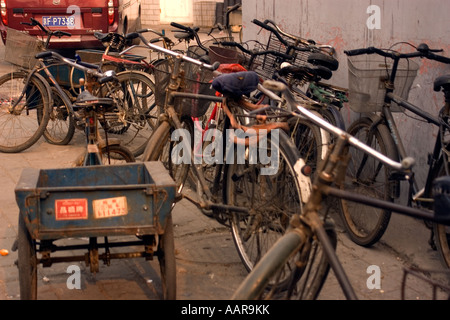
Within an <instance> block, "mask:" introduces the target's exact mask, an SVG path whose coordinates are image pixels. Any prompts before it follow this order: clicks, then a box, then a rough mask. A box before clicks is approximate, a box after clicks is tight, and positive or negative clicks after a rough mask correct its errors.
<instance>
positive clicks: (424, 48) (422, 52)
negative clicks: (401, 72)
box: [344, 43, 450, 64]
mask: <svg viewBox="0 0 450 320" xmlns="http://www.w3.org/2000/svg"><path fill="white" fill-rule="evenodd" d="M441 51H442V50H435V49H430V48H429V47H428V45H427V44H424V43H422V44H420V45H419V46H418V47H417V51H415V52H411V53H399V52H395V51H392V52H389V51H388V50H386V49H380V48H375V47H368V48H361V49H353V50H345V51H344V53H345V54H346V55H347V56H358V55H363V54H378V55H380V56H383V57H387V58H391V59H393V60H399V59H408V58H416V57H421V58H427V59H430V60H436V61H438V62H442V63H446V64H450V58H447V57H444V56H441V55H437V54H434V53H433V52H441Z"/></svg>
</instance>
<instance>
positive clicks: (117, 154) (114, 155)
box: [74, 145, 136, 167]
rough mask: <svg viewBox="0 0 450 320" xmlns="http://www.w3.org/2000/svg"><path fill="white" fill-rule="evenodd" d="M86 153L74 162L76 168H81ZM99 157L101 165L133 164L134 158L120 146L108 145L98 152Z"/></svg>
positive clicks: (127, 150)
mask: <svg viewBox="0 0 450 320" xmlns="http://www.w3.org/2000/svg"><path fill="white" fill-rule="evenodd" d="M86 152H87V151H85V152H83V153H82V154H81V155H80V156H79V157H78V158H77V159H76V160H75V161H74V164H75V166H77V167H81V166H83V165H84V163H85V159H86ZM100 157H101V159H100V160H101V163H102V165H120V164H124V163H130V162H135V161H136V158H135V157H134V155H133V154H132V153H131V151H130V150H129V149H127V148H125V147H122V146H120V145H110V146H108V147H106V146H105V147H103V148H101V150H100Z"/></svg>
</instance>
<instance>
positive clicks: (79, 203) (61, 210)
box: [55, 199, 88, 220]
mask: <svg viewBox="0 0 450 320" xmlns="http://www.w3.org/2000/svg"><path fill="white" fill-rule="evenodd" d="M55 211H56V220H85V219H87V218H88V201H87V199H67V200H56V201H55Z"/></svg>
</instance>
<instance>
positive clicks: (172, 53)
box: [121, 33, 220, 71]
mask: <svg viewBox="0 0 450 320" xmlns="http://www.w3.org/2000/svg"><path fill="white" fill-rule="evenodd" d="M138 37H139V38H140V39H141V41H142V43H143V44H144V47H147V48H149V49H152V50H155V51H159V52H161V53H164V54H166V55H170V56H173V57H176V58H179V59H182V60H183V61H186V62H190V63H193V64H195V65H197V66H199V67H201V68H204V69H207V70H211V71H215V70H217V69H218V68H219V66H220V62H215V63H214V64H212V65H210V64H207V63H204V62H201V61H199V60H196V59H193V58H191V57H188V56H186V55H184V54H181V53H179V52H175V51H172V50H169V49H165V48H162V47H160V46H157V45H155V44H153V43H151V42H149V41H148V40H147V39H145V38H144V36H143V35H142V33H138ZM135 47H141V46H132V47H130V48H128V49H126V50H124V51H122V52H121V54H123V53H125V52H127V51H129V50H131V49H132V48H135Z"/></svg>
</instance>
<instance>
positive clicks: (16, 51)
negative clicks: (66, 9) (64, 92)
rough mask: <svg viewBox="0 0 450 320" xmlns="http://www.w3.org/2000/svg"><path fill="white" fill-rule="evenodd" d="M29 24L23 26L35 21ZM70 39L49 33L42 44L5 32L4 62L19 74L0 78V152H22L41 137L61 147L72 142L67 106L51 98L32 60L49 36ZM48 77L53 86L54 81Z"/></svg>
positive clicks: (18, 34) (10, 30) (35, 63)
mask: <svg viewBox="0 0 450 320" xmlns="http://www.w3.org/2000/svg"><path fill="white" fill-rule="evenodd" d="M31 21H32V22H31V23H24V24H30V25H38V22H37V21H36V20H34V19H32V20H31ZM44 30H46V29H44ZM69 35H70V34H68V33H67V32H62V31H52V32H48V33H47V40H46V41H45V42H44V41H41V40H38V39H37V38H35V37H32V36H29V35H27V34H24V33H22V32H20V31H17V30H15V29H8V39H7V43H6V48H5V61H6V62H9V63H11V64H13V65H14V66H16V67H18V70H16V71H14V72H11V73H8V74H5V75H3V76H2V77H1V78H0V99H1V101H2V104H1V116H0V128H1V129H0V130H1V134H0V151H1V152H11V153H15V152H21V151H24V150H26V149H28V148H30V147H31V146H32V145H34V144H35V143H36V142H37V141H38V140H39V138H40V137H41V136H42V135H44V137H45V138H46V140H47V141H48V142H50V143H54V144H63V143H65V142H66V141H67V140H70V139H71V138H72V136H73V133H74V125H73V119H72V118H70V117H68V114H70V110H67V106H68V105H69V103H68V102H67V101H66V99H65V96H60V95H57V94H56V93H55V95H54V94H53V93H54V91H53V90H52V89H51V88H50V86H49V85H48V83H47V80H46V79H45V78H44V77H45V75H42V74H40V73H39V72H38V66H37V65H39V63H38V62H37V60H36V59H35V54H37V53H39V52H41V51H43V50H45V48H46V47H48V44H49V41H50V39H51V37H52V36H57V37H62V36H69ZM45 70H46V71H48V70H47V69H45ZM48 74H50V72H48ZM50 76H51V74H50ZM51 77H52V79H53V81H55V82H56V80H54V77H53V76H51ZM53 96H55V99H53ZM54 101H55V102H56V104H54ZM66 122H67V124H66ZM49 123H50V124H49ZM57 131H61V132H62V133H61V134H60V133H59V132H57Z"/></svg>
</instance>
